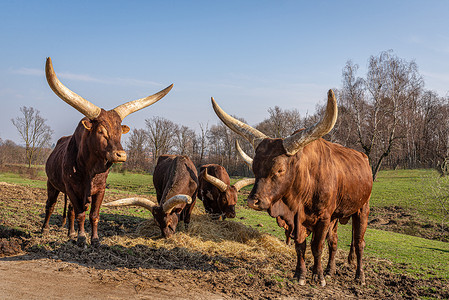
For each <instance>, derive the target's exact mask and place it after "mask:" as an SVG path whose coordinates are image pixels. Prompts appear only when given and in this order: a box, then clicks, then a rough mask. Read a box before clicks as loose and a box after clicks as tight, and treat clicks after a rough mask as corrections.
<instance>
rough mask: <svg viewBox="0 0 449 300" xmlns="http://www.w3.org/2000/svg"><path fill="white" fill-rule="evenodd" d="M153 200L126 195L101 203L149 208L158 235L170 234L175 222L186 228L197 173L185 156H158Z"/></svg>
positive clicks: (169, 235) (194, 194) (193, 200)
mask: <svg viewBox="0 0 449 300" xmlns="http://www.w3.org/2000/svg"><path fill="white" fill-rule="evenodd" d="M153 184H154V188H155V189H156V196H157V203H155V202H154V201H152V200H150V199H146V198H139V197H138V198H136V197H134V198H126V199H120V200H116V201H113V202H109V203H105V204H103V206H129V205H134V206H142V207H144V208H146V209H148V210H150V211H151V213H152V214H153V216H154V219H155V220H156V223H157V224H158V225H159V228H160V229H161V232H162V236H164V237H167V238H169V237H171V236H172V235H173V234H174V233H175V232H176V227H177V225H178V222H179V221H184V225H185V227H186V228H187V227H188V225H189V223H190V215H191V213H192V210H193V207H194V206H195V201H196V193H197V188H198V175H197V172H196V168H195V165H194V164H193V162H192V161H191V160H190V158H188V157H187V156H183V155H168V154H166V155H161V156H160V157H159V158H158V160H157V164H156V167H155V169H154V174H153Z"/></svg>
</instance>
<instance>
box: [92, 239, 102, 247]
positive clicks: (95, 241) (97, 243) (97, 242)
mask: <svg viewBox="0 0 449 300" xmlns="http://www.w3.org/2000/svg"><path fill="white" fill-rule="evenodd" d="M90 244H91V245H92V247H94V248H98V247H100V245H101V244H100V239H92V241H91V243H90Z"/></svg>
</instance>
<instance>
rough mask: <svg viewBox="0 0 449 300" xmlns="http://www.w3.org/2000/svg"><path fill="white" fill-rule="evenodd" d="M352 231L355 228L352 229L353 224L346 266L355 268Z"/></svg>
mask: <svg viewBox="0 0 449 300" xmlns="http://www.w3.org/2000/svg"><path fill="white" fill-rule="evenodd" d="M353 222H354V221H353ZM354 230H355V227H354V224H353V225H352V238H351V247H350V248H349V255H348V264H349V265H350V266H353V267H354V268H355V267H356V266H357V264H356V259H355V247H354Z"/></svg>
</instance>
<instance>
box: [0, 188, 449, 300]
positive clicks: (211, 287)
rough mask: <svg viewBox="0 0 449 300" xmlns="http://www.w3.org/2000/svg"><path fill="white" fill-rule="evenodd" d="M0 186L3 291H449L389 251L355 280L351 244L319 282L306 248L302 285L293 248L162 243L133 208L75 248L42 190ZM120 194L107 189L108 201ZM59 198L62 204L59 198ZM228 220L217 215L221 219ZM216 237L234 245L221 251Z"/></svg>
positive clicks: (341, 294) (139, 294)
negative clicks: (401, 265)
mask: <svg viewBox="0 0 449 300" xmlns="http://www.w3.org/2000/svg"><path fill="white" fill-rule="evenodd" d="M0 195H1V201H0V211H1V213H0V217H1V218H0V257H1V258H0V278H1V280H0V291H2V295H1V296H0V298H2V299H26V298H33V299H44V298H45V299H49V298H51V299H62V298H68V297H70V298H73V297H78V296H81V297H83V296H84V297H86V296H87V297H95V298H98V299H123V298H127V299H169V298H171V299H298V298H305V297H307V298H320V299H324V298H330V299H342V298H351V299H352V298H362V299H385V298H390V299H416V298H422V297H431V298H442V299H444V298H446V299H447V298H449V288H448V282H447V281H443V280H439V279H415V278H411V277H409V276H407V275H400V274H397V273H392V272H390V269H391V268H392V263H391V262H389V261H386V260H385V261H384V260H374V259H370V258H366V259H365V272H366V286H363V287H362V286H359V285H358V284H356V283H354V282H353V278H354V276H355V271H354V270H353V268H352V267H350V266H349V265H348V264H347V263H346V256H347V253H346V252H344V251H342V250H339V251H338V253H337V274H336V276H335V277H334V278H329V277H328V278H327V286H326V287H324V288H321V287H317V286H316V285H315V284H314V283H313V282H311V269H310V267H311V265H312V260H311V254H310V252H309V253H308V254H307V255H306V258H307V262H306V264H307V266H308V267H309V269H308V272H309V273H308V275H309V276H308V278H307V279H308V281H307V284H306V286H299V285H298V284H297V282H296V281H295V280H294V279H293V278H292V277H293V271H294V267H295V262H296V258H295V255H294V249H293V247H290V248H289V249H287V250H285V251H284V252H282V251H280V254H276V255H274V254H273V255H271V254H269V251H268V252H267V251H266V249H261V248H258V247H257V246H255V245H254V242H253V244H252V245H250V246H249V247H248V246H247V244H248V243H249V244H251V241H250V240H249V239H246V240H245V241H243V242H241V243H240V244H239V243H237V242H236V241H228V240H227V239H230V238H229V237H224V238H214V237H210V236H202V238H201V239H200V242H194V243H204V245H205V247H206V246H207V247H208V248H204V249H217V250H213V251H212V250H204V251H203V250H201V248H198V247H197V246H198V245H195V247H197V248H195V247H194V246H192V245H193V244H192V243H190V244H188V243H187V242H186V243H185V244H182V245H179V246H177V245H176V243H178V241H183V240H181V239H179V236H185V238H186V239H187V240H188V239H190V238H194V237H190V236H189V235H194V233H192V232H189V231H184V232H180V233H179V234H176V235H175V236H177V237H175V239H173V240H172V241H168V242H161V241H160V239H159V238H158V236H153V235H151V234H150V235H148V234H146V233H145V231H142V230H141V231H139V230H137V229H136V228H139V227H142V224H146V223H148V221H146V219H145V218H143V217H142V216H141V215H139V214H137V215H129V216H125V215H116V214H109V213H103V214H102V220H101V222H100V228H99V232H100V236H101V239H102V245H101V247H100V248H94V247H91V246H90V245H87V247H85V248H80V247H78V246H77V245H76V244H75V243H74V242H72V241H70V240H68V238H67V237H66V229H60V228H59V227H58V225H59V224H60V222H61V216H60V213H55V215H54V217H53V218H52V222H51V223H52V227H51V230H50V234H49V235H47V236H42V235H41V234H40V227H41V224H42V220H43V211H44V205H45V199H46V192H45V190H43V189H37V188H25V187H21V186H16V185H9V184H0ZM117 197H118V195H113V194H109V193H107V197H106V201H109V200H111V199H116V198H117ZM58 206H59V207H60V206H62V201H60V203H59V204H58ZM196 213H197V215H196V216H195V218H196V219H193V220H192V223H193V221H196V222H202V220H205V218H206V216H204V215H202V213H201V212H196ZM405 214H407V212H405ZM387 215H388V212H387V211H385V212H384V211H380V212H375V213H374V217H373V218H372V219H371V221H370V222H371V225H370V226H375V227H377V226H379V227H380V228H382V226H383V227H384V228H383V229H385V226H387V225H385V224H388V223H389V222H388V221H386V220H387ZM376 219H377V220H379V221H375V220H376ZM226 222H228V221H226ZM234 223H235V222H234ZM234 223H225V222H222V223H221V224H218V225H217V226H222V227H226V226H228V225H229V224H234ZM390 225H391V226H393V225H394V224H390ZM233 226H234V225H233ZM235 226H237V225H235ZM238 226H240V225H238ZM242 226H243V225H242ZM229 228H230V227H229V226H228V229H229ZM233 228H234V227H233ZM235 228H237V227H235ZM238 228H240V229H238V230H241V227H238ZM387 229H390V230H394V228H393V227H388V228H387ZM242 230H247V229H242ZM251 230H253V229H251ZM251 230H250V229H248V230H247V232H249V233H250V239H255V240H256V241H258V240H257V239H263V238H264V237H262V236H260V234H259V233H258V232H255V231H254V232H253V231H251ZM429 231H430V230H429ZM223 239H224V241H223ZM268 241H270V242H269V243H271V245H265V246H264V247H265V248H267V249H274V248H273V247H275V248H282V247H286V246H282V247H281V246H278V245H277V244H276V243H275V242H273V240H268ZM228 242H229V243H228ZM179 243H180V242H179ZM214 243H215V244H216V245H217V247H216V248H214V247H215V244H214ZM219 244H223V245H231V244H232V245H233V247H237V248H236V249H234V250H232V251H231V252H229V251H228V252H226V251H225V250H223V249H221V248H220V247H219V246H218V245H219ZM221 247H222V248H223V246H221ZM239 247H240V248H241V251H239ZM270 247H272V248H270ZM274 252H276V251H274ZM324 257H326V255H324ZM395 267H396V268H397V267H398V266H395Z"/></svg>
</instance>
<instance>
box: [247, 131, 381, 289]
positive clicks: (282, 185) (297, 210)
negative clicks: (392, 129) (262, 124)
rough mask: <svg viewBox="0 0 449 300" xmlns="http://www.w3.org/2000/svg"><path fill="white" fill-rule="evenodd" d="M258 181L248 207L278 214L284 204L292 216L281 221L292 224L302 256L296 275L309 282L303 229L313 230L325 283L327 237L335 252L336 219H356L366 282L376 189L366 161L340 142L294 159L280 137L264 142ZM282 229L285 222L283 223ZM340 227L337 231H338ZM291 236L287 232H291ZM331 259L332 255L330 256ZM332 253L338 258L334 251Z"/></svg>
mask: <svg viewBox="0 0 449 300" xmlns="http://www.w3.org/2000/svg"><path fill="white" fill-rule="evenodd" d="M253 172H254V174H255V177H256V183H255V185H254V188H253V190H252V191H251V193H250V195H249V197H248V205H249V206H250V207H251V208H254V209H257V210H268V211H270V210H272V209H273V208H274V210H275V211H276V210H279V208H276V205H279V204H277V203H278V202H281V201H282V203H283V204H282V205H281V206H282V209H285V207H284V206H286V207H287V208H288V210H290V212H291V213H286V212H283V216H281V217H280V218H281V220H283V221H285V222H287V221H290V222H291V218H292V216H293V215H294V218H293V223H294V228H296V229H297V230H294V232H293V235H294V236H293V237H294V240H295V243H296V249H297V253H298V265H297V268H296V272H295V276H296V277H298V278H299V279H300V281H301V283H303V282H304V278H305V277H304V276H305V265H304V252H305V237H306V236H307V234H306V232H305V230H304V229H307V230H308V231H312V232H313V235H314V237H313V239H312V252H313V254H314V256H315V264H314V268H313V273H314V276H315V275H316V276H317V277H318V279H319V280H320V282H321V284H322V285H324V284H325V281H324V276H323V271H322V268H321V261H320V259H321V258H320V257H321V252H322V248H323V243H324V240H325V238H326V235H328V233H329V236H328V241H329V245H331V244H332V245H334V246H335V248H336V226H337V225H336V221H337V220H338V219H347V218H349V217H351V216H352V217H353V242H352V245H351V248H353V247H355V249H356V254H357V259H358V264H357V273H356V278H358V279H360V280H361V281H362V283H363V282H364V275H363V271H362V269H361V255H362V252H363V247H364V240H363V235H364V233H365V230H366V224H367V218H368V213H369V204H368V203H369V198H370V195H371V189H372V185H373V181H372V173H371V168H370V166H369V163H368V159H367V157H366V156H365V155H364V154H362V153H360V152H358V151H355V150H352V149H349V148H345V147H343V146H341V145H339V144H334V143H331V142H328V141H326V140H324V139H321V138H320V139H318V140H316V141H314V142H311V143H309V144H308V145H306V146H305V147H304V148H302V149H301V150H299V151H298V152H297V153H296V154H294V155H291V156H290V155H287V154H286V152H285V150H284V148H283V145H282V140H281V139H264V140H263V141H262V142H261V143H260V144H259V145H258V147H257V149H256V154H255V157H254V160H253ZM281 225H282V223H281ZM334 228H335V230H334ZM286 234H287V233H286ZM330 255H331V253H330ZM332 255H335V254H334V253H332Z"/></svg>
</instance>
